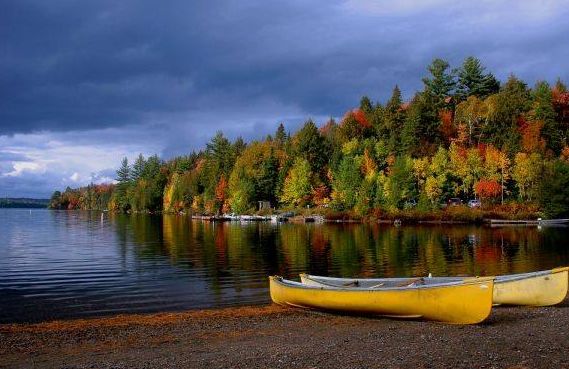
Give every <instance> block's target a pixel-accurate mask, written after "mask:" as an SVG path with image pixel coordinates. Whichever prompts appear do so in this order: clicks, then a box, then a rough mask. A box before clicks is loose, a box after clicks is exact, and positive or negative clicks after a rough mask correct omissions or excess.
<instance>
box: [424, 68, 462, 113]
mask: <svg viewBox="0 0 569 369" xmlns="http://www.w3.org/2000/svg"><path fill="white" fill-rule="evenodd" d="M449 67H450V66H449V64H448V62H447V61H445V60H442V59H435V60H433V62H432V63H431V65H429V66H428V67H427V70H428V71H429V73H430V74H431V76H430V77H425V78H423V83H424V84H425V92H426V93H428V94H431V95H433V96H434V97H435V99H436V103H437V107H438V108H440V107H442V106H443V105H444V104H445V99H446V98H447V97H448V96H451V95H452V93H453V92H454V89H455V87H456V78H455V76H454V75H453V74H452V73H450V71H449Z"/></svg>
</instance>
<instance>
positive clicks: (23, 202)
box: [0, 197, 49, 208]
mask: <svg viewBox="0 0 569 369" xmlns="http://www.w3.org/2000/svg"><path fill="white" fill-rule="evenodd" d="M48 204H49V199H30V198H24V197H20V198H10V197H5V198H0V208H47V205H48Z"/></svg>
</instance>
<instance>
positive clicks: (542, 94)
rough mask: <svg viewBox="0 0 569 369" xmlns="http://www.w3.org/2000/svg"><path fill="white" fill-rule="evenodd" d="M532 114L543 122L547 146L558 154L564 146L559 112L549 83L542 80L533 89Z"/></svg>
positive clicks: (543, 133)
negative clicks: (558, 119)
mask: <svg viewBox="0 0 569 369" xmlns="http://www.w3.org/2000/svg"><path fill="white" fill-rule="evenodd" d="M532 116H533V118H534V119H535V120H537V121H541V122H543V129H542V131H541V133H542V135H543V137H544V138H545V142H546V145H547V148H549V149H551V150H552V151H553V152H554V154H555V155H556V156H557V155H559V153H560V152H561V149H562V148H563V142H562V136H563V134H562V132H561V129H560V127H559V123H558V122H557V120H556V118H557V114H556V113H555V110H554V108H553V97H552V93H551V89H550V87H549V84H548V83H547V82H545V81H540V82H538V83H537V84H536V86H535V88H534V90H533V109H532Z"/></svg>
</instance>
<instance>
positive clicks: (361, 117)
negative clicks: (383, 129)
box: [351, 109, 371, 128]
mask: <svg viewBox="0 0 569 369" xmlns="http://www.w3.org/2000/svg"><path fill="white" fill-rule="evenodd" d="M351 114H352V115H353V117H354V119H355V120H356V122H358V123H359V124H360V126H362V127H364V128H370V127H371V124H370V123H369V121H368V120H367V118H366V115H365V113H364V112H363V111H361V110H360V109H356V110H354V111H352V113H351Z"/></svg>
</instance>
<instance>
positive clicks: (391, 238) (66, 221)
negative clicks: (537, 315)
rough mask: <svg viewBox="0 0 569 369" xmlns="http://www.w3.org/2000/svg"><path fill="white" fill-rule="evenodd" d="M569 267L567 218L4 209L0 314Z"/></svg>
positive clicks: (127, 308) (119, 309) (237, 299)
mask: <svg viewBox="0 0 569 369" xmlns="http://www.w3.org/2000/svg"><path fill="white" fill-rule="evenodd" d="M560 265H569V229H568V228H544V229H541V230H539V229H537V228H535V227H532V228H529V227H528V228H522V227H518V228H487V227H475V226H452V227H450V226H420V227H411V226H410V227H405V226H404V227H400V228H395V227H390V226H380V225H336V224H330V225H300V224H298V225H297V224H282V225H273V224H270V223H249V224H245V223H243V224H240V223H207V222H201V221H191V220H190V219H188V218H187V217H184V216H175V215H172V216H170V215H166V216H148V215H136V216H127V215H113V214H104V217H103V219H101V213H100V212H66V211H48V210H32V211H31V213H30V211H29V210H20V209H0V323H7V322H21V321H39V320H46V319H54V318H67V317H83V316H93V315H105V314H115V313H125V312H154V311H169V310H184V309H197V308H210V307H223V306H231V305H248V304H263V303H267V302H268V301H269V294H268V281H267V276H268V275H271V274H279V275H282V276H285V277H292V278H297V276H298V273H301V272H309V273H312V274H320V275H330V276H345V277H348V276H360V277H364V276H367V277H372V276H413V275H426V274H428V273H433V275H438V276H443V275H465V274H471V275H484V274H506V273H516V272H525V271H533V270H539V269H546V268H551V267H555V266H560Z"/></svg>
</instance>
